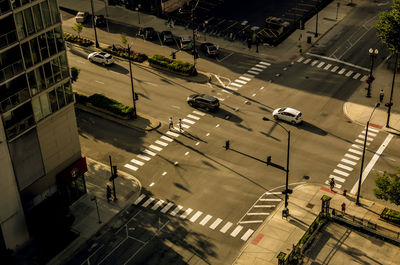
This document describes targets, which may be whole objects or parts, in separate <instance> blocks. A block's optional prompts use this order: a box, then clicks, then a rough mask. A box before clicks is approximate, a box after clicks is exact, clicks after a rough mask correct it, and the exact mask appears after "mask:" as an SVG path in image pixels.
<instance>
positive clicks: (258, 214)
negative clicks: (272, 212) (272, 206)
mask: <svg viewBox="0 0 400 265" xmlns="http://www.w3.org/2000/svg"><path fill="white" fill-rule="evenodd" d="M247 215H269V213H247Z"/></svg>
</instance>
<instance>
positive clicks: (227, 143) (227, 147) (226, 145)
mask: <svg viewBox="0 0 400 265" xmlns="http://www.w3.org/2000/svg"><path fill="white" fill-rule="evenodd" d="M229 145H230V144H229V140H227V141H226V142H225V150H228V149H229Z"/></svg>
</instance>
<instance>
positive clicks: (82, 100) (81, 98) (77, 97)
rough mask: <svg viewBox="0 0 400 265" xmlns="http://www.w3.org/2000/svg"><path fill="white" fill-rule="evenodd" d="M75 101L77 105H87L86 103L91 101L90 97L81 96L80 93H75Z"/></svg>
mask: <svg viewBox="0 0 400 265" xmlns="http://www.w3.org/2000/svg"><path fill="white" fill-rule="evenodd" d="M75 100H76V102H77V103H80V104H86V102H88V100H89V97H87V96H85V95H82V94H79V93H75Z"/></svg>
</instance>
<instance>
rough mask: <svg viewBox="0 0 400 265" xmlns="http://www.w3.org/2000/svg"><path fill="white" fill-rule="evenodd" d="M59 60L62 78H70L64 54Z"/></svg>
mask: <svg viewBox="0 0 400 265" xmlns="http://www.w3.org/2000/svg"><path fill="white" fill-rule="evenodd" d="M59 58H60V65H61V72H62V77H63V78H67V77H69V76H70V74H69V69H68V64H67V55H66V53H65V52H64V53H63V54H62V55H61V56H60V57H59Z"/></svg>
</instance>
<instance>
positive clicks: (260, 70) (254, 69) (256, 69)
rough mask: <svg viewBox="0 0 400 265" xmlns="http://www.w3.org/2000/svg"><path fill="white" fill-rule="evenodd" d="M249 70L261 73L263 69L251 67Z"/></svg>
mask: <svg viewBox="0 0 400 265" xmlns="http://www.w3.org/2000/svg"><path fill="white" fill-rule="evenodd" d="M250 69H251V70H253V71H259V72H262V71H263V69H260V68H257V67H252V68H250Z"/></svg>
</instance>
